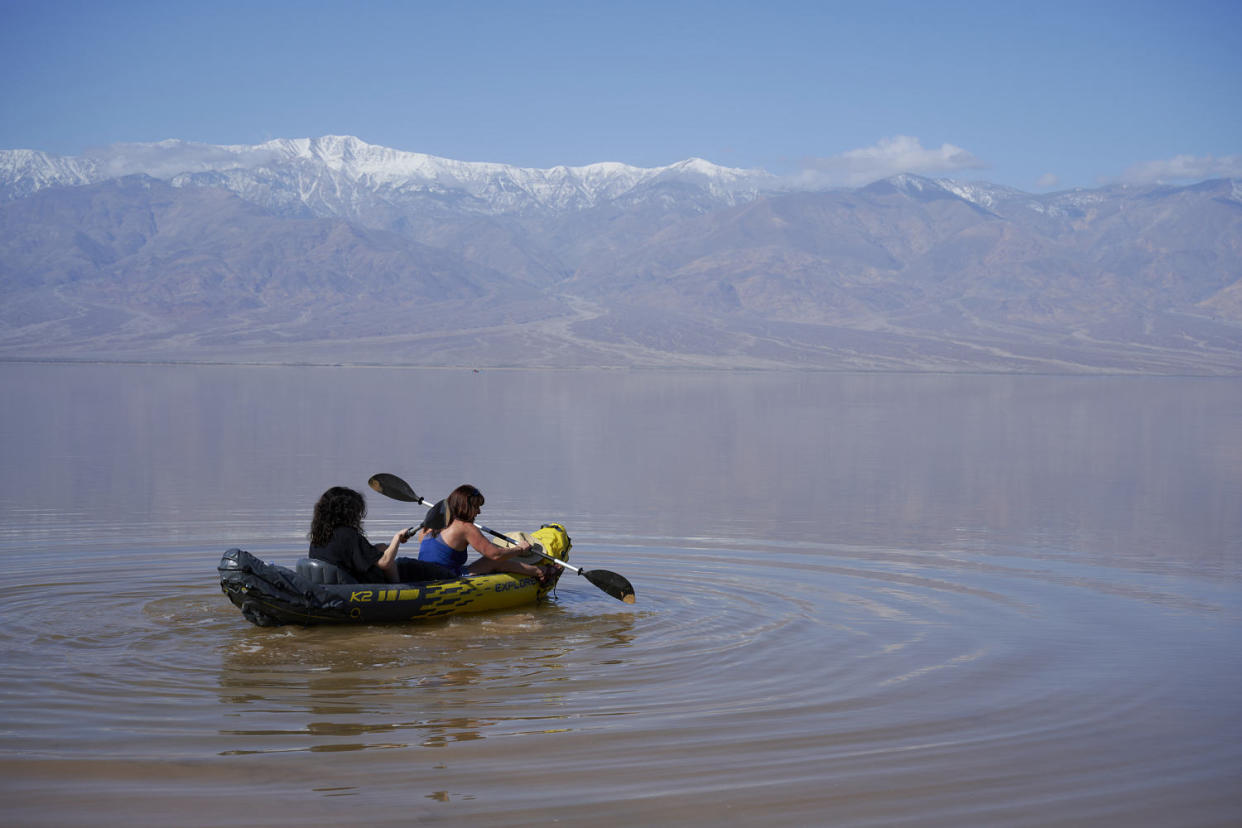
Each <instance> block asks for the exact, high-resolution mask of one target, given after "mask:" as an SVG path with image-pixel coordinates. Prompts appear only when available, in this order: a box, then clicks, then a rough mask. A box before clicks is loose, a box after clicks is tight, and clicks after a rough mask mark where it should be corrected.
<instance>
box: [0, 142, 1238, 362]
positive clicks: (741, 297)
mask: <svg viewBox="0 0 1242 828" xmlns="http://www.w3.org/2000/svg"><path fill="white" fill-rule="evenodd" d="M785 184H786V183H785V182H782V181H781V180H779V179H777V178H776V177H774V176H771V175H769V174H768V173H765V172H762V171H756V170H738V169H730V168H726V167H720V166H717V165H715V164H711V163H709V162H707V161H703V160H701V159H689V160H687V161H682V162H679V163H677V164H671V165H668V166H665V167H657V168H639V167H633V166H628V165H625V164H616V163H602V164H591V165H587V166H582V167H567V166H560V167H553V168H550V169H528V168H521V167H513V166H507V165H503V164H488V163H474V162H464V161H454V160H450V159H445V158H437V157H435V156H431V155H425V154H419V153H410V152H401V151H398V150H393V149H389V148H385V147H378V146H373V145H370V144H367V143H365V142H363V141H360V140H358V139H356V138H348V137H332V136H329V137H324V138H316V139H299V140H283V139H282V140H276V141H269V142H266V143H263V144H257V145H251V146H242V145H239V146H213V145H205V144H195V143H189V142H185V141H162V142H159V143H154V144H119V145H115V146H112V147H108V148H106V149H101V150H97V151H92V152H89V153H86V154H84V155H83V156H80V157H61V156H54V155H50V154H47V153H41V152H35V151H31V150H10V151H0V296H3V299H4V301H3V302H0V357H5V358H48V357H50V356H57V357H67V358H80V357H83V356H84V355H89V356H90V357H91V358H118V359H131V358H151V357H158V358H161V359H190V360H197V359H218V360H226V361H227V360H233V359H245V360H251V359H256V360H260V361H265V360H276V361H283V360H288V359H295V360H303V359H306V360H326V361H332V362H335V361H339V360H342V359H345V358H347V357H349V358H353V359H358V360H363V361H391V360H394V359H397V360H398V361H405V362H409V363H412V364H427V365H444V364H454V365H458V364H483V365H524V366H565V365H646V364H651V365H687V366H700V367H702V366H711V367H755V368H762V367H789V366H798V367H822V368H833V369H842V368H848V369H864V370H873V369H900V370H909V369H932V370H1001V371H1006V370H1016V371H1060V370H1084V371H1109V370H1121V371H1131V370H1132V371H1154V372H1163V373H1181V372H1191V373H1195V372H1205V373H1223V374H1240V373H1242V281H1240V277H1242V270H1240V269H1239V256H1238V250H1242V197H1240V193H1242V190H1240V189H1239V182H1237V181H1231V180H1217V181H1206V182H1202V183H1200V184H1196V185H1192V186H1188V187H1147V188H1142V187H1124V186H1115V187H1105V188H1101V189H1097V190H1075V191H1069V192H1062V193H1050V194H1044V195H1033V194H1030V193H1025V192H1021V191H1019V190H1015V189H1012V188H1008V187H1001V186H996V185H993V184H988V183H984V182H961V181H953V180H948V179H931V178H924V177H921V176H917V175H897V176H893V177H890V178H887V179H884V180H881V181H877V182H874V183H872V184H869V185H867V186H865V187H861V188H858V189H844V190H819V191H806V190H799V189H797V188H794V187H790V186H785ZM396 343H404V344H403V345H402V346H400V347H398V345H397V344H396Z"/></svg>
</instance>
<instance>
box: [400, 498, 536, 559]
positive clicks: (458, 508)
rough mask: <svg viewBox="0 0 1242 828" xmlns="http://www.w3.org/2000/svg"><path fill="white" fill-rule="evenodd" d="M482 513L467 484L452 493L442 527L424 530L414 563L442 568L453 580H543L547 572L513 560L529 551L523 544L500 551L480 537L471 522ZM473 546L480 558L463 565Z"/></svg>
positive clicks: (524, 543) (445, 509) (520, 542)
mask: <svg viewBox="0 0 1242 828" xmlns="http://www.w3.org/2000/svg"><path fill="white" fill-rule="evenodd" d="M482 509H483V493H482V492H480V491H479V490H478V489H476V488H475V487H474V486H471V485H469V484H463V485H461V486H458V487H457V488H456V489H454V490H453V492H452V494H450V495H449V496H448V497H447V498H445V499H444V509H443V515H442V517H441V518H440V519H439V521H437V522H438V523H442V525H437V526H428V527H427V529H426V531H425V532H423V539H422V541H421V542H420V543H419V545H418V559H419V561H422V562H423V563H427V564H433V565H435V566H440V567H444V569H445V570H446V571H447V572H449V573H452V574H454V575H457V576H462V575H482V574H484V573H487V572H512V573H514V574H517V575H532V576H534V577H536V578H538V579H540V580H541V581H542V580H546V579H547V577H548V570H547V569H544V568H540V567H537V566H532V565H530V564H527V563H522V562H521V561H519V560H515V557H516V556H518V555H521V554H522V553H523V552H526V551H528V550H529V549H530V543H529V542H528V541H526V540H521V541H517V542H516V543H517V545H516V546H506V547H500V546H497V545H496V544H494V543H492V542H491V541H489V540H488V539H487V538H485V537H483V533H482V532H481V531H479V527H477V526H475V525H474V519H475V518H476V517H478V516H479V512H480V511H481V510H482ZM470 546H473V547H474V549H475V551H476V552H478V553H479V554H480V555H482V556H483V557H481V558H479V559H478V560H476V561H475V562H474V563H472V564H470V565H469V566H467V565H466V548H467V547H470Z"/></svg>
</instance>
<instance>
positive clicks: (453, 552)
mask: <svg viewBox="0 0 1242 828" xmlns="http://www.w3.org/2000/svg"><path fill="white" fill-rule="evenodd" d="M418 559H419V560H420V561H426V562H427V563H433V564H439V565H440V566H442V567H444V568H445V569H451V570H453V571H454V572H456V573H457V574H458V575H462V574H464V570H465V568H466V550H464V549H454V548H453V547H451V546H449V545H448V544H447V543H445V542H444V541H442V540H440V536H439V535H428V536H426V537H425V538H423V540H422V543H420V544H419V545H418Z"/></svg>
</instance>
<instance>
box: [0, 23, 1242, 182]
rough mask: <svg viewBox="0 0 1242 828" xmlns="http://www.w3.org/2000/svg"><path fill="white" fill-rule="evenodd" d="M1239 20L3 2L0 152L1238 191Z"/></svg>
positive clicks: (1241, 167)
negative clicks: (279, 146) (399, 156)
mask: <svg viewBox="0 0 1242 828" xmlns="http://www.w3.org/2000/svg"><path fill="white" fill-rule="evenodd" d="M1240 32H1242V3H1239V2H1236V0H1234V2H1196V0H1189V2H1161V3H1153V2H1143V0H1138V1H1137V2H1091V1H1090V0H1079V2H1057V1H1056V0H1044V2H1003V1H1002V0H993V2H952V0H937V2H930V0H929V1H928V2H822V3H805V2H803V3H798V2H784V1H783V0H768V2H683V1H682V0H666V2H632V3H625V2H611V3H593V2H542V1H541V0H530V2H510V3H497V2H464V0H463V1H459V2H436V3H424V2H366V1H365V0H359V2H351V3H343V2H315V1H314V0H298V2H275V0H272V1H271V2H262V0H253V1H252V2H211V0H201V1H200V2H193V3H190V2H186V3H182V2H175V1H174V2H169V1H168V0H164V1H163V2H125V1H124V0H121V1H120V2H98V1H96V2H63V1H62V0H38V2H28V0H0V104H2V107H3V108H2V110H0V112H2V117H0V148H3V149H16V148H25V149H37V150H44V151H47V152H53V153H58V154H66V155H75V154H79V153H81V152H82V151H84V150H86V149H88V148H90V147H93V146H102V145H105V144H110V143H114V142H122V141H157V140H162V139H165V138H181V139H186V140H191V141H201V142H206V143H213V144H252V143H259V142H262V141H265V140H268V139H271V138H301V137H315V136H320V135H328V134H335V135H355V136H357V137H359V138H361V139H363V140H364V141H367V142H370V143H373V144H380V145H384V146H389V147H394V148H397V149H401V150H409V151H415V152H426V153H430V154H433V155H440V156H444V157H448V158H457V159H462V160H467V161H496V162H502V163H509V164H516V165H520V166H527V167H550V166H555V165H557V164H569V165H581V164H587V163H592V162H596V161H621V162H625V163H629V164H635V165H639V166H659V165H664V164H670V163H673V162H675V161H679V160H682V159H684V158H689V157H692V156H697V157H701V158H706V159H708V160H709V161H713V162H715V163H718V164H724V165H727V166H737V167H760V168H764V169H767V170H769V171H772V172H776V173H780V174H788V175H796V176H801V177H803V178H804V179H806V180H807V181H808V182H809V183H822V184H825V185H849V184H860V183H866V180H868V179H873V178H878V177H882V176H883V175H886V174H892V173H895V172H900V171H911V172H917V173H921V174H924V175H931V176H949V177H954V178H960V179H967V180H971V179H984V180H990V181H995V182H997V183H1001V184H1008V185H1010V186H1014V187H1018V188H1020V189H1024V190H1029V191H1043V190H1048V189H1064V188H1070V187H1091V186H1096V185H1098V184H1100V183H1106V182H1114V181H1133V182H1136V183H1137V182H1144V181H1154V180H1169V181H1174V180H1194V179H1198V178H1206V177H1215V176H1221V175H1230V176H1236V177H1242V46H1240V43H1242V41H1239V33H1240Z"/></svg>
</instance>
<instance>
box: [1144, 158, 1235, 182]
mask: <svg viewBox="0 0 1242 828" xmlns="http://www.w3.org/2000/svg"><path fill="white" fill-rule="evenodd" d="M1204 178H1242V155H1222V156H1221V157H1219V158H1217V157H1216V156H1213V155H1204V156H1194V155H1177V156H1174V157H1173V158H1170V159H1168V160H1166V161H1143V162H1142V163H1139V164H1135V165H1133V166H1132V167H1130V168H1129V169H1127V170H1126V171H1125V172H1123V173H1122V174H1121V181H1122V183H1123V184H1163V183H1166V182H1169V181H1197V180H1201V179H1204Z"/></svg>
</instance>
